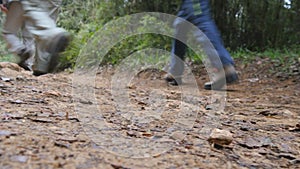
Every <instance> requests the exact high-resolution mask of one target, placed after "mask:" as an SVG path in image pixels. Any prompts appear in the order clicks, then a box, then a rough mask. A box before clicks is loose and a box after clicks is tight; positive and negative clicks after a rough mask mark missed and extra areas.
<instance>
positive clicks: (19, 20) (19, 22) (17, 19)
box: [2, 1, 26, 54]
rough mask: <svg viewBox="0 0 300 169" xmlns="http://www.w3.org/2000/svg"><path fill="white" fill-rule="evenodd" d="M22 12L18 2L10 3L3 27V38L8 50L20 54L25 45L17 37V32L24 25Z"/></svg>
mask: <svg viewBox="0 0 300 169" xmlns="http://www.w3.org/2000/svg"><path fill="white" fill-rule="evenodd" d="M23 14H24V11H23V8H22V4H21V3H20V2H16V1H14V2H12V3H11V4H10V9H9V11H8V13H7V16H6V20H5V23H4V25H3V31H2V33H3V38H4V40H5V41H6V42H7V45H8V50H9V51H10V52H12V53H15V54H20V53H21V51H22V50H24V49H25V48H26V45H25V44H24V43H23V42H22V40H21V39H20V38H19V37H18V32H19V30H20V29H21V28H22V26H23V25H24V17H23Z"/></svg>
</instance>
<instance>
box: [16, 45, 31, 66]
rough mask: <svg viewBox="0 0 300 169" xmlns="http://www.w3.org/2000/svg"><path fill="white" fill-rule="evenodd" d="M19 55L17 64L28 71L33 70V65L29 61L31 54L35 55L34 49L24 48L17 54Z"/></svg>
mask: <svg viewBox="0 0 300 169" xmlns="http://www.w3.org/2000/svg"><path fill="white" fill-rule="evenodd" d="M17 55H18V56H19V61H18V62H17V64H18V65H19V66H20V67H22V68H23V69H25V70H27V71H31V65H30V64H29V63H27V61H28V60H29V59H30V57H31V56H33V51H31V50H27V49H23V50H21V52H20V53H18V54H17Z"/></svg>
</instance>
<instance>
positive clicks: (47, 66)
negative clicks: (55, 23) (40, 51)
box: [33, 32, 70, 76]
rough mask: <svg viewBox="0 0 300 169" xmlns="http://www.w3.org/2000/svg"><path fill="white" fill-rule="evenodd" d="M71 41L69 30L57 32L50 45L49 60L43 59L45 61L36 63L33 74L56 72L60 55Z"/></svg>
mask: <svg viewBox="0 0 300 169" xmlns="http://www.w3.org/2000/svg"><path fill="white" fill-rule="evenodd" d="M69 43H70V35H69V34H68V33H67V32H62V33H59V34H57V35H56V36H55V37H54V38H53V39H52V41H51V43H50V45H49V48H48V53H49V56H47V57H48V59H47V61H42V62H44V63H37V65H34V67H33V75H35V76H40V75H44V74H47V73H52V72H54V71H55V70H56V67H57V65H58V63H59V55H60V54H61V53H62V52H64V51H65V50H66V48H67V46H68V45H69Z"/></svg>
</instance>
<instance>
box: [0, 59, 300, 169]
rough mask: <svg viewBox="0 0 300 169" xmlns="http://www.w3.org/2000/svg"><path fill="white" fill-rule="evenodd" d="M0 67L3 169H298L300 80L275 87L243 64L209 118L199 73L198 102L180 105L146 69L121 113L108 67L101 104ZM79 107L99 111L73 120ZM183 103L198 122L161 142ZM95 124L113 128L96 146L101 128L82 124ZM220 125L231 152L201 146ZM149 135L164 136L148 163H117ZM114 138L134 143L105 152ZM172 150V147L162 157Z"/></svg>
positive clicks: (61, 83)
mask: <svg viewBox="0 0 300 169" xmlns="http://www.w3.org/2000/svg"><path fill="white" fill-rule="evenodd" d="M1 65H2V66H0V67H1V69H0V77H1V79H0V93H1V95H0V121H1V123H0V168H3V169H10V168H117V169H120V168H169V169H173V168H269V169H273V168H300V97H299V96H300V90H299V89H300V78H299V77H293V78H288V79H286V80H278V79H277V78H274V77H272V76H269V75H268V74H267V73H266V72H260V71H259V70H257V69H256V68H255V66H254V67H252V66H251V65H250V66H245V67H239V68H238V70H243V71H242V73H241V74H240V78H241V81H240V83H239V84H236V85H233V86H230V87H229V88H228V89H229V90H228V91H227V103H226V108H225V111H220V112H214V111H211V110H209V109H210V107H209V106H210V103H211V101H210V96H211V92H210V91H205V90H203V89H202V88H201V87H202V86H203V84H204V82H205V81H206V80H207V77H206V76H205V75H203V72H202V73H196V74H198V75H200V74H201V76H200V77H197V79H198V81H197V82H198V85H199V86H200V87H199V90H200V92H199V93H198V92H195V93H194V94H192V95H191V99H192V100H193V103H194V104H190V103H184V104H182V103H181V99H182V97H181V90H180V88H178V87H172V86H168V85H167V84H166V83H165V82H164V81H163V80H162V79H161V76H162V73H161V72H157V71H152V70H149V71H145V72H141V73H140V74H139V76H136V77H135V78H134V79H133V80H132V84H131V85H129V86H128V92H129V98H130V99H129V101H130V104H131V108H130V110H128V112H127V113H125V114H122V112H120V111H119V109H118V104H119V105H120V103H117V104H116V103H115V101H116V100H115V98H114V97H113V95H112V92H111V89H110V84H111V78H112V76H113V75H114V70H113V69H109V68H107V69H103V70H102V71H100V72H99V73H98V74H97V78H96V86H95V88H94V89H95V92H96V94H95V96H96V98H97V102H98V103H93V102H90V101H89V100H85V99H84V98H83V99H82V100H78V99H74V98H73V97H72V86H73V84H72V77H73V74H70V73H67V72H63V73H58V74H49V75H44V76H40V77H34V76H32V75H31V73H30V72H26V71H23V70H21V69H19V68H18V67H17V66H16V65H13V64H7V63H5V64H4V63H2V64H1ZM3 65H4V66H3ZM254 72H259V73H260V74H255V73H254ZM82 90H83V91H84V89H82ZM83 93H84V92H83ZM153 96H155V97H153ZM152 98H154V99H152ZM163 99H166V101H165V102H160V100H163ZM78 103H80V104H81V105H83V108H88V107H89V106H92V105H95V104H96V105H97V106H98V108H99V110H101V113H100V114H99V112H98V113H94V112H92V111H91V112H88V113H87V114H86V116H85V115H84V114H79V115H78V114H76V113H75V107H76V104H78ZM124 103H127V102H125V101H124ZM180 104H182V105H181V106H183V107H185V108H187V109H184V110H191V111H192V112H193V111H194V113H195V115H197V117H196V116H195V118H196V119H195V122H194V123H193V124H192V126H193V127H191V128H190V129H189V130H185V133H186V136H185V137H184V135H182V133H178V134H177V135H176V134H175V135H171V136H170V138H164V137H163V133H166V132H168V130H169V129H170V127H171V126H172V124H173V123H174V121H176V119H177V118H178V115H179V114H180V111H181V109H180V108H181V106H180ZM133 108H134V109H133ZM153 110H163V112H162V114H155V113H153V112H155V111H153ZM151 112H152V114H151V115H149V113H151ZM128 115H130V117H127V116H128ZM139 117H142V118H139ZM85 118H86V119H85ZM91 118H92V119H104V120H105V121H106V122H107V125H108V126H110V128H109V129H108V130H107V131H105V132H106V133H105V134H106V136H108V137H106V138H103V142H100V141H99V140H98V141H99V142H98V144H97V141H95V140H93V136H91V135H92V134H93V133H97V132H99V131H92V130H93V129H91V131H90V132H89V131H87V128H86V125H85V124H88V123H90V121H92V120H91ZM133 121H134V122H133ZM94 125H96V124H94ZM98 125H99V124H98ZM216 127H217V128H220V129H224V130H228V131H230V132H231V133H232V134H233V142H232V143H231V144H230V145H229V146H225V147H221V146H215V147H211V145H210V144H209V142H208V141H207V139H208V136H209V134H210V132H211V130H212V129H214V128H216ZM112 129H114V130H112ZM101 132H102V131H101ZM103 132H104V131H103ZM153 136H157V137H155V138H164V139H161V140H162V141H161V142H160V143H161V145H162V146H157V145H156V146H157V147H155V145H154V148H153V152H156V149H155V148H157V153H156V154H155V155H154V157H148V158H126V157H123V156H122V155H123V154H122V153H132V154H134V153H138V152H126V147H127V148H128V150H133V149H132V145H131V144H133V143H134V141H135V140H136V139H148V138H153ZM158 136H159V137H158ZM91 137H92V138H91ZM95 137H96V136H95ZM119 137H128V138H130V140H129V141H127V142H124V143H122V144H121V145H118V146H116V147H114V148H111V147H110V144H111V145H114V144H115V142H114V141H115V140H113V138H119ZM174 138H175V139H174ZM176 138H184V139H183V140H181V141H178V140H176ZM179 140H180V139H179ZM109 141H111V142H110V143H109ZM131 141H133V142H131ZM169 145H171V146H172V147H171V149H170V150H168V151H164V152H163V153H159V152H160V150H163V148H165V147H164V146H169ZM105 146H107V147H105ZM133 146H134V145H133ZM148 146H149V145H148ZM103 147H105V148H103ZM148 148H151V147H148ZM160 148H161V149H160ZM106 150H109V151H111V152H115V153H109V152H108V151H106ZM117 153H119V155H116V154H117ZM140 155H145V154H142V153H141V154H140ZM148 156H151V154H150V155H149V154H148ZM144 157H147V155H145V156H144Z"/></svg>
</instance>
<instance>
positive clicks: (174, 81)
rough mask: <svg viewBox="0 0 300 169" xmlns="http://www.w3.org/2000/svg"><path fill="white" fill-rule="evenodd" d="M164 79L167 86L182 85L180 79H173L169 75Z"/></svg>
mask: <svg viewBox="0 0 300 169" xmlns="http://www.w3.org/2000/svg"><path fill="white" fill-rule="evenodd" d="M164 79H165V81H166V82H167V83H168V84H170V85H172V86H178V85H182V80H181V77H175V78H174V77H173V76H172V75H171V74H166V75H165V77H164Z"/></svg>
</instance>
